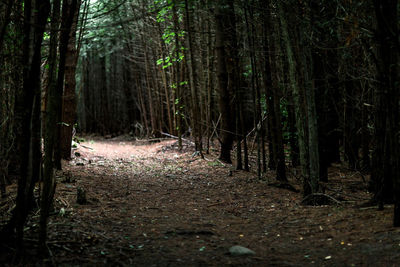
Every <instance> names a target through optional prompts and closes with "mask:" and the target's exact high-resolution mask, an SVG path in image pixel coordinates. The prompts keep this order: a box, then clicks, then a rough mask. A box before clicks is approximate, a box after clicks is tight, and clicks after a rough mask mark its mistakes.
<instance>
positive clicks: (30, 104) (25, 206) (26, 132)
mask: <svg viewBox="0 0 400 267" xmlns="http://www.w3.org/2000/svg"><path fill="white" fill-rule="evenodd" d="M49 8H50V2H49V1H25V3H24V16H25V18H26V19H25V22H24V32H23V34H24V47H23V62H22V65H23V66H24V70H23V86H22V88H21V91H19V92H18V93H17V95H16V97H17V98H16V103H15V105H16V106H15V107H16V110H15V116H16V125H17V128H16V129H17V142H18V143H19V144H20V149H19V151H18V153H20V154H19V156H20V164H21V165H20V168H21V169H20V177H19V180H18V193H17V200H16V210H15V213H14V214H13V217H14V218H12V219H11V221H10V224H9V225H8V226H7V227H6V228H5V229H7V228H8V233H7V232H6V233H5V235H4V237H5V238H4V239H7V235H10V234H12V233H13V231H12V229H13V228H14V227H15V229H16V241H17V247H18V248H19V252H22V251H21V249H22V245H23V235H24V224H25V221H26V218H27V216H28V212H29V210H30V209H31V207H32V198H33V187H34V180H35V179H36V178H37V177H34V175H35V174H37V170H38V169H39V166H37V165H39V163H40V162H38V161H37V160H34V159H33V156H36V155H35V154H36V153H37V151H36V148H37V147H38V146H40V145H39V144H36V143H32V141H35V142H37V136H38V133H37V131H38V127H37V126H38V119H37V116H38V112H37V110H38V106H37V101H36V105H34V98H35V94H36V93H37V92H39V91H40V88H41V83H40V66H41V46H42V40H43V33H44V29H45V25H46V21H47V16H48V12H49ZM34 110H35V111H34ZM34 115H35V116H36V118H35V117H34ZM31 122H33V127H32V126H31ZM34 164H36V165H34ZM14 223H15V225H13V224H14ZM2 236H3V235H2Z"/></svg>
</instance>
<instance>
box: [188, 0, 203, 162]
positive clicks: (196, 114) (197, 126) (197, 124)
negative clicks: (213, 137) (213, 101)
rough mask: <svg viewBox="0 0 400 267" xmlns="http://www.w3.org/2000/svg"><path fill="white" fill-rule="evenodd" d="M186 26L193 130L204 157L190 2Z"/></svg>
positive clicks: (196, 142) (196, 146) (197, 148)
mask: <svg viewBox="0 0 400 267" xmlns="http://www.w3.org/2000/svg"><path fill="white" fill-rule="evenodd" d="M185 11H186V12H185V16H186V19H185V24H186V31H187V35H188V48H189V63H190V64H189V66H190V68H189V70H190V75H189V76H190V85H191V86H190V92H191V100H192V102H191V104H192V105H191V115H192V119H191V122H192V128H193V136H194V139H195V149H196V151H198V152H200V154H201V155H202V149H203V148H202V140H201V139H202V136H201V113H200V106H199V97H198V93H199V90H200V89H199V88H200V87H199V77H198V73H197V65H196V62H195V55H194V49H195V48H194V40H193V32H194V31H193V29H192V26H191V25H192V21H191V16H190V10H189V4H188V0H185Z"/></svg>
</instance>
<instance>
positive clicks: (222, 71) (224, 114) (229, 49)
mask: <svg viewBox="0 0 400 267" xmlns="http://www.w3.org/2000/svg"><path fill="white" fill-rule="evenodd" d="M215 21H216V29H215V30H216V33H215V38H216V56H217V69H216V71H217V77H218V91H219V107H220V112H221V129H220V139H221V140H220V141H221V150H220V156H219V158H220V160H222V161H225V162H228V163H231V162H232V161H231V155H230V152H231V150H232V144H233V139H234V138H233V133H234V132H235V131H234V130H235V129H234V126H235V123H234V121H235V120H234V103H233V101H234V98H233V97H234V92H235V77H234V75H235V73H234V72H233V69H234V68H235V67H237V65H236V66H235V65H234V63H235V60H234V58H235V57H236V55H237V51H236V26H235V13H234V9H233V3H232V2H231V1H227V0H224V1H222V2H221V3H219V5H218V7H217V10H216V12H215Z"/></svg>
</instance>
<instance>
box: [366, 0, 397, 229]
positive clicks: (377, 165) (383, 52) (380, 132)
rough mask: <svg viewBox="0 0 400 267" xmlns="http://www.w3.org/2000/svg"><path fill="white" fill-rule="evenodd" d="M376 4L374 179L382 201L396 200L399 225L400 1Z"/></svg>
mask: <svg viewBox="0 0 400 267" xmlns="http://www.w3.org/2000/svg"><path fill="white" fill-rule="evenodd" d="M373 3H374V6H375V14H376V20H377V27H378V29H377V41H378V43H377V46H378V49H377V51H378V56H377V59H378V61H377V63H378V65H377V69H378V84H377V87H376V91H375V99H376V104H375V105H376V114H375V143H376V147H375V150H374V155H373V157H374V161H373V166H372V168H373V169H372V177H371V179H372V181H373V182H374V183H375V188H374V189H375V190H374V193H375V198H376V199H377V200H378V201H379V202H381V203H383V202H389V201H392V200H394V203H395V207H394V220H393V224H394V226H400V162H399V160H400V145H399V137H398V133H399V130H400V129H399V123H400V121H399V97H400V94H399V91H400V90H399V73H398V71H399V68H398V64H399V39H398V37H399V32H398V14H397V10H398V1H397V0H374V1H373ZM393 193H394V194H393Z"/></svg>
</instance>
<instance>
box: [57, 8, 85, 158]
mask: <svg viewBox="0 0 400 267" xmlns="http://www.w3.org/2000/svg"><path fill="white" fill-rule="evenodd" d="M80 5H81V1H80V0H78V1H77V6H76V8H75V12H74V14H73V23H72V26H71V31H70V38H69V42H68V47H67V53H66V60H65V85H64V95H63V104H62V107H63V108H62V119H61V121H62V125H61V136H60V150H61V151H60V152H61V158H63V159H66V160H70V159H71V142H72V132H73V128H74V124H75V122H76V93H75V89H76V88H75V87H76V80H75V74H76V65H77V63H78V56H79V55H78V50H77V47H76V31H77V26H78V17H79V9H80Z"/></svg>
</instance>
